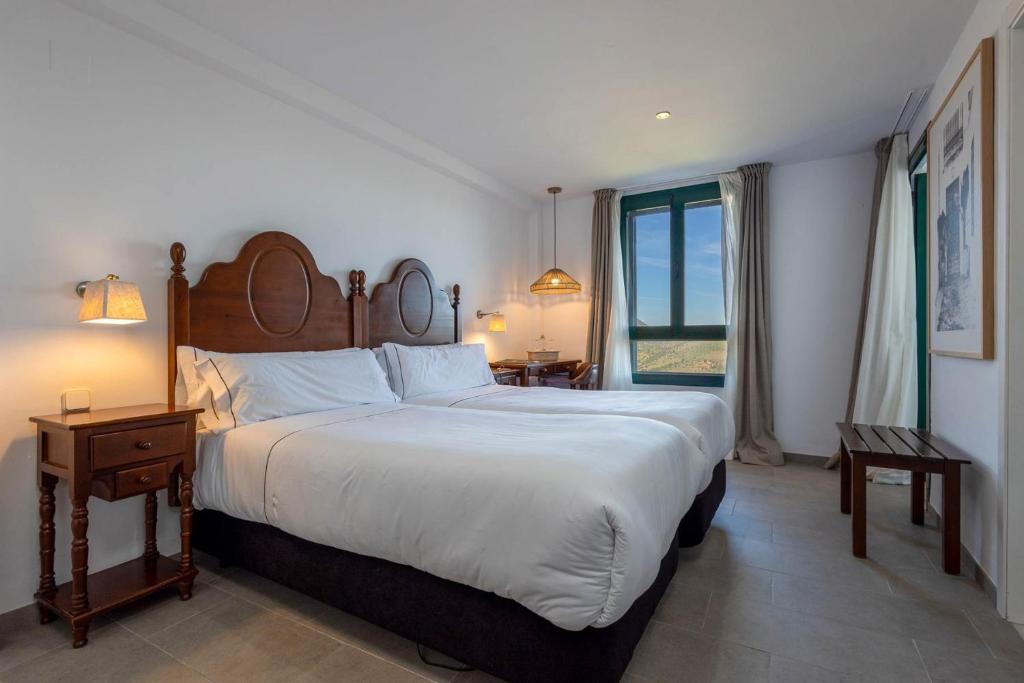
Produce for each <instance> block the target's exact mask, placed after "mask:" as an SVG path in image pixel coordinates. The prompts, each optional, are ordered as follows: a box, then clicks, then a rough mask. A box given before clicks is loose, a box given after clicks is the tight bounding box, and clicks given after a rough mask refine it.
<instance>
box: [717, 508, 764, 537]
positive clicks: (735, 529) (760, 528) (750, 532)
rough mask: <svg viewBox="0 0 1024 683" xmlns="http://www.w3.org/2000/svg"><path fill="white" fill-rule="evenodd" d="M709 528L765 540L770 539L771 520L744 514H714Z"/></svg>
mask: <svg viewBox="0 0 1024 683" xmlns="http://www.w3.org/2000/svg"><path fill="white" fill-rule="evenodd" d="M711 528H712V529H720V530H721V531H722V532H723V533H725V534H726V535H728V536H740V537H743V538H753V539H755V540H758V541H767V542H771V540H772V523H771V522H769V521H768V520H764V519H755V518H754V517H745V516H744V515H737V514H731V515H724V514H718V515H715V519H714V521H713V522H712V523H711Z"/></svg>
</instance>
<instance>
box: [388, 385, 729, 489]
mask: <svg viewBox="0 0 1024 683" xmlns="http://www.w3.org/2000/svg"><path fill="white" fill-rule="evenodd" d="M403 402H404V403H412V404H415V405H423V406H439V407H445V408H465V409H471V410H495V411H502V412H519V413H535V414H548V415H552V414H577V415H619V416H624V417H642V418H648V419H650V420H656V421H658V422H662V423H665V424H668V425H671V426H673V427H675V428H676V429H678V430H679V431H681V432H683V434H685V435H686V436H687V437H688V438H689V439H690V440H691V441H692V442H693V443H694V444H696V446H697V447H698V448H699V449H700V451H701V452H702V453H703V454H704V456H705V459H706V462H705V469H704V474H703V475H702V479H701V490H703V489H704V487H706V486H707V485H708V483H709V482H710V481H711V472H712V470H713V469H714V466H715V465H717V464H718V463H719V462H721V461H722V460H724V459H725V458H728V457H729V456H730V455H731V454H732V451H733V447H734V445H735V442H736V431H735V424H734V422H733V417H732V412H731V411H730V410H729V408H728V406H726V404H725V401H723V400H722V399H720V398H718V397H717V396H715V395H713V394H709V393H706V392H701V391H568V390H565V389H559V388H556V387H514V386H507V385H498V384H491V385H486V386H481V387H473V388H469V389H455V390H449V391H439V392H433V393H429V394H422V395H419V396H415V397H412V398H406V399H404V400H403Z"/></svg>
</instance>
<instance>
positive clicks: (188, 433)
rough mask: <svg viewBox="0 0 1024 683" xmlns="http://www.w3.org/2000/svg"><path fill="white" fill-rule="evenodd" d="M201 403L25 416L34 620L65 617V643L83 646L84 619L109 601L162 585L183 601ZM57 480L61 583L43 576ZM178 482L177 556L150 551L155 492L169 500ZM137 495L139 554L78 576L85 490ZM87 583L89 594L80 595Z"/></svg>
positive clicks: (110, 605)
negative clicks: (32, 455)
mask: <svg viewBox="0 0 1024 683" xmlns="http://www.w3.org/2000/svg"><path fill="white" fill-rule="evenodd" d="M201 412H203V411H202V409H201V408H187V407H185V406H168V405H166V404H161V403H156V404H150V405H142V406H130V407H126V408H111V409H109V410H94V411H91V412H87V413H69V414H66V415H44V416H41V417H33V418H30V420H31V421H32V422H34V423H35V424H36V426H37V428H38V436H37V453H38V458H37V463H36V470H37V472H38V479H39V491H40V495H39V564H40V571H39V590H38V591H37V592H36V594H35V598H36V602H37V603H38V604H39V619H40V621H41V622H42V623H44V624H45V623H48V622H49V621H51V620H52V619H53V616H54V615H57V616H60V617H63V618H64V619H67V620H68V622H69V623H70V624H71V630H72V634H73V636H74V643H73V645H74V647H82V646H83V645H85V644H86V643H87V642H88V638H87V634H88V632H89V623H90V622H91V621H92V619H93V618H94V617H96V616H97V615H99V614H102V613H104V612H107V611H109V610H111V609H114V608H115V607H120V606H122V605H124V604H127V603H129V602H132V601H133V600H138V599H139V598H143V597H145V596H147V595H150V594H152V593H155V592H157V591H159V590H163V589H165V588H169V587H171V586H175V585H176V586H177V587H178V593H179V594H180V596H181V599H182V600H188V599H189V598H190V597H192V582H193V580H194V579H195V577H196V574H197V571H196V568H195V566H194V564H193V562H192V544H191V535H192V473H193V472H194V471H195V465H196V415H197V414H198V413H201ZM58 479H67V480H68V495H69V497H70V498H71V536H72V541H71V581H69V582H68V583H64V584H61V585H60V586H58V585H57V584H56V582H55V581H54V575H53V549H54V525H53V512H54V498H53V490H54V487H55V486H56V485H57V480H58ZM179 479H180V481H181V491H180V502H181V560H180V561H174V560H171V559H170V558H168V557H164V556H163V555H160V554H159V553H157V549H156V492H157V491H158V490H160V489H168V497H169V499H171V500H176V499H177V498H178V495H177V491H172V490H171V489H172V488H176V484H177V482H178V480H179ZM139 494H145V496H146V542H145V548H144V549H143V554H142V556H141V557H139V558H137V559H135V560H131V561H129V562H125V563H124V564H120V565H118V566H116V567H111V568H110V569H105V570H103V571H101V572H97V573H95V574H92V575H91V576H89V575H88V569H89V568H88V563H89V539H88V537H87V535H86V534H87V530H88V528H89V509H88V501H89V497H90V496H96V497H97V498H101V499H103V500H108V501H112V500H121V499H123V498H129V497H131V496H136V495H139ZM90 589H91V591H90Z"/></svg>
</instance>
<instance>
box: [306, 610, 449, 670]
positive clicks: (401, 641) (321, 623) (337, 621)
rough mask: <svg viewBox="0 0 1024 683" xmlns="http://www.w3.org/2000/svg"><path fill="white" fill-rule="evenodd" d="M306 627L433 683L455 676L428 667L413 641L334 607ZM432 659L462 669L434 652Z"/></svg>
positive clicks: (438, 668)
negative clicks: (409, 670) (386, 660)
mask: <svg viewBox="0 0 1024 683" xmlns="http://www.w3.org/2000/svg"><path fill="white" fill-rule="evenodd" d="M303 623H306V624H308V625H309V626H310V627H311V628H313V629H316V630H317V631H320V632H321V633H325V634H327V635H329V636H330V637H332V638H336V639H338V640H340V641H342V642H344V643H347V644H349V645H352V646H354V647H357V648H359V649H361V650H365V651H366V652H370V653H372V654H375V655H377V656H380V657H383V658H385V659H388V660H390V661H392V662H395V663H397V664H400V665H401V666H403V667H405V668H406V669H411V670H412V671H415V672H417V673H418V674H420V675H421V676H424V677H426V678H429V679H430V680H434V681H447V680H449V679H451V678H452V676H453V675H454V673H455V672H452V671H448V670H447V669H443V668H440V667H436V666H430V665H428V664H425V663H424V662H423V661H422V660H421V659H420V657H419V654H418V653H417V652H416V643H414V642H412V641H411V640H408V639H406V638H403V637H401V636H399V635H397V634H395V633H392V632H391V631H388V630H386V629H383V628H381V627H379V626H376V625H374V624H371V623H370V622H368V621H366V620H364V619H360V618H359V617H356V616H353V615H351V614H349V613H347V612H343V611H342V610H339V609H335V608H333V607H328V608H327V609H326V610H323V611H321V612H318V613H317V614H315V615H313V616H311V617H309V618H306V619H304V620H303ZM430 659H431V660H432V661H435V660H436V661H440V662H442V663H445V664H448V665H460V662H457V661H455V660H452V659H451V658H448V657H446V656H445V655H443V654H441V653H435V652H431V653H430Z"/></svg>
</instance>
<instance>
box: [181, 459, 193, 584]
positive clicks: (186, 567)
mask: <svg viewBox="0 0 1024 683" xmlns="http://www.w3.org/2000/svg"><path fill="white" fill-rule="evenodd" d="M180 495H181V561H180V562H179V563H178V572H179V573H181V574H182V576H184V577H185V578H183V579H182V580H181V581H180V582H179V583H178V595H179V596H180V597H181V599H182V600H188V599H189V598H191V597H192V580H193V578H194V577H193V574H194V569H195V568H194V565H193V562H192V473H191V472H182V473H181V494H180Z"/></svg>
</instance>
